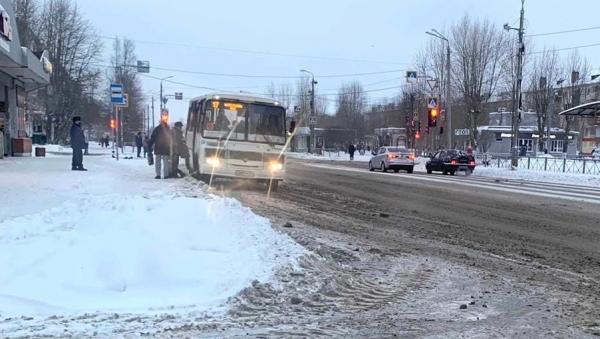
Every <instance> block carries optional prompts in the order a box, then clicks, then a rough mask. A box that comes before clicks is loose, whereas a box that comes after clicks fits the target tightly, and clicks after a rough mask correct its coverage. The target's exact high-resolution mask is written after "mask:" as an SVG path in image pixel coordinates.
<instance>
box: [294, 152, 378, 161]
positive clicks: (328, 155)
mask: <svg viewBox="0 0 600 339" xmlns="http://www.w3.org/2000/svg"><path fill="white" fill-rule="evenodd" d="M286 155H287V156H289V157H292V158H296V159H305V160H330V161H350V154H348V153H346V152H324V154H323V155H317V154H310V153H298V152H287V153H286ZM372 157H373V156H372V155H371V154H370V153H369V152H365V154H364V155H360V153H358V152H356V153H354V161H358V162H369V160H371V158H372Z"/></svg>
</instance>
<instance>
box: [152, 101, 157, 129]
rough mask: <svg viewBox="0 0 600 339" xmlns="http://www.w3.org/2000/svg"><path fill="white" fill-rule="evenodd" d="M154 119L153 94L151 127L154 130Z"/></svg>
mask: <svg viewBox="0 0 600 339" xmlns="http://www.w3.org/2000/svg"><path fill="white" fill-rule="evenodd" d="M155 123H156V120H154V95H153V96H152V129H153V130H154V124H155Z"/></svg>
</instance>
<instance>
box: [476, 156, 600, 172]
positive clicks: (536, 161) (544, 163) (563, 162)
mask: <svg viewBox="0 0 600 339" xmlns="http://www.w3.org/2000/svg"><path fill="white" fill-rule="evenodd" d="M477 163H478V165H480V166H485V167H494V168H510V167H511V162H510V158H505V157H501V156H498V157H491V156H489V155H486V154H483V155H480V156H477ZM518 167H519V168H521V169H527V170H534V171H544V172H555V173H574V174H591V175H600V160H595V159H566V158H564V159H561V158H549V157H520V158H519V166H518Z"/></svg>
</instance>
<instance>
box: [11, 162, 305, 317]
mask: <svg viewBox="0 0 600 339" xmlns="http://www.w3.org/2000/svg"><path fill="white" fill-rule="evenodd" d="M10 160H11V161H10V162H7V163H3V164H5V165H6V166H1V167H0V175H2V176H3V177H5V178H6V177H9V178H10V177H12V178H19V179H18V181H17V182H16V184H17V187H21V186H22V187H25V186H28V187H29V188H28V189H23V190H9V192H11V193H12V195H14V197H15V198H17V199H18V200H20V201H23V202H25V205H24V206H22V207H19V208H16V209H15V210H12V211H10V210H8V209H0V267H2V269H1V270H0V314H2V315H3V316H6V315H11V316H12V315H15V316H16V315H41V316H46V315H56V314H71V313H75V314H77V313H81V312H95V311H100V312H119V313H122V312H134V313H147V312H164V311H166V310H170V309H173V310H176V311H177V310H181V309H182V308H186V309H188V308H191V309H193V310H201V311H204V310H206V311H209V310H210V311H215V310H217V311H218V310H220V309H222V306H223V303H224V302H225V301H226V300H227V298H229V297H231V296H233V295H235V294H236V293H238V292H239V291H240V290H242V289H243V288H245V287H247V286H250V284H251V282H252V281H254V280H258V281H261V282H269V281H271V279H272V274H273V272H274V271H275V270H277V269H279V268H281V267H284V266H288V265H294V264H295V262H296V258H297V257H299V256H300V255H302V254H303V253H304V252H303V248H302V247H301V246H300V245H298V244H296V243H295V242H294V241H293V240H291V238H289V237H288V236H286V235H283V234H281V233H279V232H276V231H275V230H273V228H272V227H271V225H270V223H269V221H268V220H267V219H264V218H262V217H259V216H257V215H255V214H253V213H252V212H251V211H250V210H249V209H248V208H245V207H243V206H242V205H241V204H240V203H239V202H237V201H236V200H233V199H229V198H220V197H216V196H212V195H207V194H206V193H205V192H204V191H203V190H201V189H200V188H198V189H196V188H193V189H192V188H190V187H189V183H186V182H185V181H170V180H154V179H153V173H152V172H153V168H152V167H150V166H147V165H146V164H145V161H141V160H140V161H137V159H136V160H129V161H120V162H116V161H115V160H114V159H112V158H110V156H98V157H87V158H85V160H84V164H86V167H88V168H90V169H91V170H90V172H71V171H69V170H68V166H66V165H68V164H69V160H70V159H69V157H67V156H60V157H58V156H57V157H55V158H29V159H16V160H15V159H10ZM28 179H31V180H30V181H29V182H24V183H23V181H24V180H28ZM157 187H159V188H160V189H158V190H157V189H156V188H157ZM52 188H54V189H52ZM65 189H66V190H67V192H63V191H64V190H65ZM5 194H7V193H6V192H0V197H1V198H3V199H4V200H5V201H10V200H11V199H13V197H12V195H6V196H5ZM12 201H14V200H12ZM27 203H29V204H30V205H27Z"/></svg>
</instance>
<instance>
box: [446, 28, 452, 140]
mask: <svg viewBox="0 0 600 339" xmlns="http://www.w3.org/2000/svg"><path fill="white" fill-rule="evenodd" d="M450 74H451V71H450V41H448V40H446V108H445V110H446V143H447V145H446V147H447V148H454V146H453V145H452V134H454V132H453V131H452V94H451V93H452V92H451V89H450V86H451V85H450V83H451V82H450Z"/></svg>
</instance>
